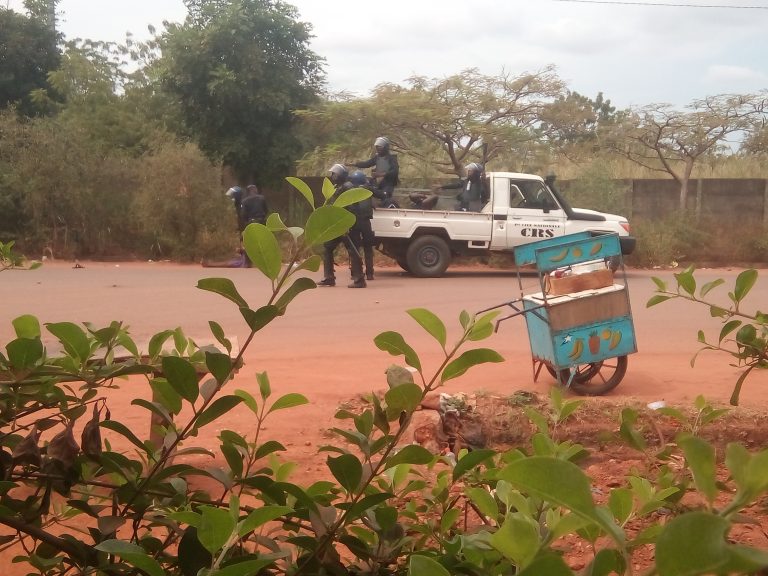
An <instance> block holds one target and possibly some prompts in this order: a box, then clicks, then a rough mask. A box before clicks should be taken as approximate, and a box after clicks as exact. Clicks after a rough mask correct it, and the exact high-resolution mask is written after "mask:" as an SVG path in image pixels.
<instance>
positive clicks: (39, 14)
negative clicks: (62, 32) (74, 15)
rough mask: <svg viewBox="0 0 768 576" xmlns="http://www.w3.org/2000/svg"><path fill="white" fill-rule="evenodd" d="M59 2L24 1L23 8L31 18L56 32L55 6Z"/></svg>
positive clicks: (56, 0)
mask: <svg viewBox="0 0 768 576" xmlns="http://www.w3.org/2000/svg"><path fill="white" fill-rule="evenodd" d="M58 3H59V0H24V8H26V10H27V13H28V14H29V15H30V17H31V18H34V19H35V20H37V21H38V22H41V23H42V24H44V25H45V27H46V28H48V29H49V30H51V31H52V32H54V33H55V32H56V20H57V19H56V6H57V5H58Z"/></svg>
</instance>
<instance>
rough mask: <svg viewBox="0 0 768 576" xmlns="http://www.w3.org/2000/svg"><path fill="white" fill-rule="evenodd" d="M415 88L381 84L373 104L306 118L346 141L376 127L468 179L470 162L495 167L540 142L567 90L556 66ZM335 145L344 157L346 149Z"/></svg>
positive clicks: (467, 73) (471, 75) (350, 104)
mask: <svg viewBox="0 0 768 576" xmlns="http://www.w3.org/2000/svg"><path fill="white" fill-rule="evenodd" d="M408 84H409V86H400V85H397V84H381V85H379V86H377V87H376V88H375V90H374V91H373V93H372V95H371V97H370V98H367V99H364V100H348V101H346V102H335V103H333V102H331V103H325V104H324V105H322V106H321V107H318V108H316V109H314V110H310V111H306V112H304V116H305V117H306V118H307V119H308V120H309V121H310V122H313V123H319V124H322V125H334V126H337V127H338V126H343V127H344V130H343V134H340V135H342V136H344V137H347V138H349V137H351V138H354V137H355V135H358V136H359V134H360V133H362V132H363V131H362V130H361V129H360V128H361V127H363V126H365V127H369V126H376V127H377V129H376V132H375V133H376V134H379V133H382V134H386V135H387V136H388V137H389V138H390V139H391V140H392V141H393V143H394V145H395V147H396V148H397V149H398V150H399V151H400V152H402V153H404V154H407V155H409V156H411V157H412V158H414V159H416V160H417V161H419V162H426V163H430V164H432V165H433V166H434V167H435V168H436V169H437V170H439V171H440V172H443V173H446V174H451V173H452V174H462V173H463V166H464V165H465V164H466V163H468V162H471V161H473V160H475V159H476V160H479V161H481V162H483V163H488V162H489V161H491V160H493V159H494V158H497V157H499V156H500V155H501V154H502V152H504V151H507V150H509V149H514V148H519V147H520V146H521V145H523V144H526V143H530V142H531V141H534V140H535V139H536V138H537V136H536V131H535V129H536V126H537V124H538V122H539V119H540V116H541V113H542V110H543V108H544V106H545V104H546V103H548V102H550V101H552V100H553V99H555V98H557V97H558V96H560V95H561V94H562V90H563V82H562V81H561V80H560V79H559V78H558V77H557V75H556V74H555V71H554V68H553V67H547V68H545V69H543V70H541V71H539V72H536V73H525V74H521V75H520V76H512V75H510V74H506V73H505V74H502V75H500V76H485V75H483V74H480V73H479V72H478V71H477V70H475V69H469V70H464V71H463V72H462V73H461V74H456V75H453V76H449V77H447V78H442V79H439V78H432V79H427V78H424V77H420V76H417V77H413V78H411V79H409V80H408ZM367 138H368V139H369V140H370V138H371V133H370V131H369V132H368V133H367ZM369 145H370V143H369ZM332 146H335V147H336V148H338V149H341V150H345V147H344V144H343V143H340V142H333V143H332Z"/></svg>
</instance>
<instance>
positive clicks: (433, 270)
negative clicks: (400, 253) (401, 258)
mask: <svg viewBox="0 0 768 576" xmlns="http://www.w3.org/2000/svg"><path fill="white" fill-rule="evenodd" d="M405 261H406V263H407V264H408V269H409V271H410V272H411V274H413V275H414V276H418V277H419V278H437V277H438V276H442V275H443V272H445V270H446V269H447V268H448V264H450V263H451V250H450V248H448V244H447V243H446V241H445V240H443V239H442V238H440V236H433V235H431V234H429V235H426V236H419V237H418V238H414V240H413V241H412V242H411V244H410V245H409V246H408V250H407V251H406V253H405Z"/></svg>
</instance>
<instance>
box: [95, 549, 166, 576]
mask: <svg viewBox="0 0 768 576" xmlns="http://www.w3.org/2000/svg"><path fill="white" fill-rule="evenodd" d="M95 548H96V549H97V550H100V551H101V552H106V553H108V554H115V555H117V556H120V557H121V558H122V559H123V560H124V561H125V562H127V563H129V564H131V565H133V566H135V567H136V568H138V569H139V570H142V571H143V572H146V573H147V574H149V576H165V571H164V570H163V568H162V567H161V566H160V564H159V563H158V562H157V560H155V559H154V558H152V557H151V556H149V555H148V554H147V553H146V552H145V551H144V549H143V548H141V547H140V546H136V545H135V544H131V543H130V542H123V541H121V540H105V541H104V542H102V543H100V544H98V545H97V546H96V547H95Z"/></svg>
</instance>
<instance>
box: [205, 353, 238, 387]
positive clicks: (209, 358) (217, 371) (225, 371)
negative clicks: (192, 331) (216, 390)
mask: <svg viewBox="0 0 768 576" xmlns="http://www.w3.org/2000/svg"><path fill="white" fill-rule="evenodd" d="M205 366H206V367H207V368H208V370H209V372H210V373H211V374H212V375H213V377H214V378H216V382H217V383H218V385H219V386H221V385H222V384H224V382H226V381H227V378H228V377H229V375H230V373H231V372H232V359H231V358H230V357H229V356H227V355H226V354H222V353H221V352H208V351H206V353H205Z"/></svg>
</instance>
